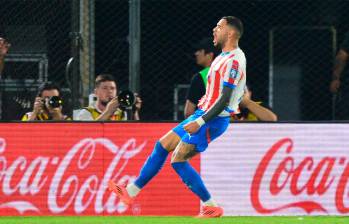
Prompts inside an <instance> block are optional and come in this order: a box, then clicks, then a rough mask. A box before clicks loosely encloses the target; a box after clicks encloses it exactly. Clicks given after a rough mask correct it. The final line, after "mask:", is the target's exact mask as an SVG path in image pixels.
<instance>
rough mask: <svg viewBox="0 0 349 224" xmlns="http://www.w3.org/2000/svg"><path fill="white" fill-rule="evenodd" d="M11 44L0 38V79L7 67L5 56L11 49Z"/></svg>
mask: <svg viewBox="0 0 349 224" xmlns="http://www.w3.org/2000/svg"><path fill="white" fill-rule="evenodd" d="M10 46H11V45H10V44H9V43H8V42H7V41H6V40H5V39H4V38H2V37H0V77H1V75H2V71H3V70H4V66H5V56H6V54H7V52H8V49H9V48H10Z"/></svg>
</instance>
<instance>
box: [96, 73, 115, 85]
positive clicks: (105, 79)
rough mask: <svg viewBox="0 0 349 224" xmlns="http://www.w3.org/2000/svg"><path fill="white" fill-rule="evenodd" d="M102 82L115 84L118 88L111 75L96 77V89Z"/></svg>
mask: <svg viewBox="0 0 349 224" xmlns="http://www.w3.org/2000/svg"><path fill="white" fill-rule="evenodd" d="M102 82H114V83H115V85H116V86H117V83H116V80H115V79H114V77H113V76H112V75H110V74H100V75H98V76H97V77H96V80H95V87H98V86H99V85H100V84H101V83H102Z"/></svg>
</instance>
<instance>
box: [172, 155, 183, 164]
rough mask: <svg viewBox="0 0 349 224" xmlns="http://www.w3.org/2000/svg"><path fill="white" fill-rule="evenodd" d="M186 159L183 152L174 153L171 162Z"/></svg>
mask: <svg viewBox="0 0 349 224" xmlns="http://www.w3.org/2000/svg"><path fill="white" fill-rule="evenodd" d="M185 161H186V159H185V155H184V154H183V153H181V152H177V153H173V154H172V156H171V164H173V163H178V162H185Z"/></svg>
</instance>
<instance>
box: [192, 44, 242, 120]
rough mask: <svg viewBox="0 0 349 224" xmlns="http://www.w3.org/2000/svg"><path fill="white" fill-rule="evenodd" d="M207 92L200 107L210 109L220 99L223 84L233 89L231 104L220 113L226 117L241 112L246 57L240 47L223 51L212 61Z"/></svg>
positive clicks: (200, 102) (205, 109)
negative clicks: (240, 104)
mask: <svg viewBox="0 0 349 224" xmlns="http://www.w3.org/2000/svg"><path fill="white" fill-rule="evenodd" d="M207 76H208V77H207V86H206V93H205V95H204V96H203V97H202V98H201V99H200V101H199V104H198V107H199V109H201V110H204V111H208V110H209V109H210V108H212V106H213V105H214V104H215V103H216V102H217V101H218V99H219V97H220V96H221V94H222V90H223V86H227V87H230V88H232V89H234V90H233V93H232V95H231V98H230V101H229V105H228V106H227V107H226V108H225V109H224V110H223V111H222V112H221V113H220V114H219V116H222V117H225V116H230V115H232V114H236V113H239V103H240V101H241V99H242V96H243V95H244V90H245V86H246V58H245V54H244V52H243V51H242V50H241V49H240V48H236V49H235V50H233V51H230V52H222V53H221V54H220V55H219V56H218V57H216V59H215V60H214V61H213V62H212V64H211V67H210V70H209V72H208V73H207Z"/></svg>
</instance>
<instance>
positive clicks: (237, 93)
mask: <svg viewBox="0 0 349 224" xmlns="http://www.w3.org/2000/svg"><path fill="white" fill-rule="evenodd" d="M242 33H243V25H242V23H241V21H240V20H239V19H238V18H236V17H233V16H226V17H223V18H222V19H221V20H219V22H218V23H217V25H216V27H215V28H214V29H213V43H214V45H215V46H218V47H220V48H221V49H222V53H221V54H220V55H219V56H217V57H216V59H215V60H214V61H213V63H212V65H211V67H210V70H209V72H208V82H207V87H206V93H205V95H204V96H203V97H202V98H201V100H200V102H199V105H198V107H199V109H198V110H196V112H195V113H194V114H193V115H192V116H190V117H189V118H187V119H186V120H184V121H183V122H182V123H180V124H179V125H178V126H177V127H175V128H174V129H173V130H171V131H169V132H168V133H167V134H165V135H164V136H163V137H162V138H161V139H160V140H159V141H158V142H157V143H156V144H155V148H154V150H153V152H152V154H151V155H150V156H149V157H148V159H147V161H146V162H145V163H144V165H143V167H142V169H141V171H140V174H139V176H138V177H137V179H136V181H135V182H134V183H129V184H128V185H127V186H126V185H122V184H115V183H114V182H113V181H110V182H109V189H110V190H112V191H113V192H115V193H116V194H117V196H118V197H119V198H120V200H122V201H123V202H124V203H126V204H131V203H132V202H133V200H134V198H135V197H136V196H137V194H138V193H139V192H140V191H141V189H142V188H143V187H144V186H145V185H146V184H147V183H148V182H149V181H150V180H151V179H152V178H153V177H154V176H155V175H156V174H157V173H158V172H159V171H160V169H161V168H162V166H163V164H164V162H165V161H166V158H167V156H168V153H169V152H172V151H174V152H173V154H172V158H171V164H172V167H173V169H174V170H175V171H176V172H177V174H178V175H179V176H180V177H181V179H182V181H183V182H184V183H185V184H186V185H187V186H188V188H189V189H190V190H191V191H192V192H193V193H194V194H196V195H197V196H198V197H199V198H200V199H201V201H202V202H203V208H202V210H201V212H200V214H199V217H220V216H222V215H223V209H222V208H221V207H219V206H218V205H217V203H216V202H215V201H214V200H213V199H212V197H211V195H210V193H209V192H208V190H207V189H206V187H205V185H204V183H203V181H202V179H201V177H200V175H199V174H198V173H197V172H196V171H195V170H194V169H193V167H192V166H191V165H190V164H189V162H188V161H189V160H190V159H191V158H193V157H194V156H195V155H197V154H198V153H201V152H204V151H205V150H206V148H207V147H208V144H209V143H210V142H211V141H213V140H214V139H216V138H217V137H218V136H220V135H222V134H223V133H224V131H225V130H226V129H227V127H228V125H229V118H230V115H231V114H233V113H235V112H236V111H237V110H238V105H239V102H240V100H241V98H242V96H243V94H244V88H245V84H246V58H245V55H244V53H243V51H242V50H241V49H240V48H239V45H238V44H239V39H240V38H241V36H242Z"/></svg>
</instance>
